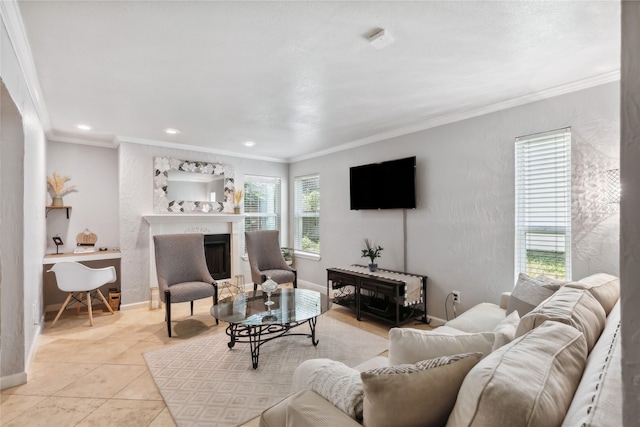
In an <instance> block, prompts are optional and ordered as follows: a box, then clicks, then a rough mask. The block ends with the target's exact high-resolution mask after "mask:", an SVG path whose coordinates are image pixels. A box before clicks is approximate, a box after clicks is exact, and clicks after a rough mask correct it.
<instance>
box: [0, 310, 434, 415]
mask: <svg viewBox="0 0 640 427" xmlns="http://www.w3.org/2000/svg"><path fill="white" fill-rule="evenodd" d="M210 306H211V302H210V300H209V299H203V300H200V301H196V303H195V306H194V315H193V317H191V316H190V315H189V304H188V303H183V304H174V305H172V318H173V320H174V322H173V323H172V325H173V337H172V338H169V337H168V336H167V330H166V323H165V322H164V309H163V310H153V311H150V310H148V309H147V308H136V309H128V310H122V311H118V312H116V313H115V314H114V315H111V314H110V313H109V312H107V311H106V310H105V311H104V312H102V311H101V310H100V307H101V306H95V308H94V310H95V311H94V322H93V327H91V326H89V320H88V317H87V315H86V311H84V312H82V313H81V314H80V315H79V316H76V311H75V309H70V310H66V313H65V314H64V315H63V316H62V317H61V318H60V320H58V323H57V324H56V326H55V327H53V328H52V327H51V322H52V320H53V317H54V315H55V313H47V316H46V321H45V324H44V327H43V331H42V335H41V336H40V338H39V341H38V348H37V351H36V355H35V357H34V360H33V362H32V364H31V366H30V369H29V373H28V378H29V380H28V382H27V383H26V384H24V385H21V386H17V387H13V388H10V389H6V390H2V391H0V425H2V426H6V427H14V426H16V427H37V426H57V427H71V426H122V425H128V426H136V427H140V426H150V427H161V426H175V423H174V422H173V418H172V417H171V414H170V413H169V410H168V409H167V407H166V405H165V404H164V401H163V400H162V397H161V396H160V393H159V392H158V390H157V388H156V386H155V383H154V382H153V379H152V378H151V375H150V373H149V370H148V369H147V366H146V364H145V362H144V358H143V357H142V353H144V352H146V351H150V350H154V349H157V348H160V347H162V346H165V345H173V344H177V343H180V342H182V341H184V340H186V339H189V338H192V337H196V336H204V335H207V334H211V333H216V332H220V330H224V328H226V324H225V323H223V322H220V324H219V325H217V326H216V324H215V320H214V319H213V318H212V317H211V315H210V314H209V309H210ZM327 315H329V316H331V317H333V318H335V319H337V320H341V321H343V322H345V323H348V324H350V325H352V326H356V327H359V328H361V329H364V330H367V331H370V332H372V333H375V334H378V335H380V336H383V337H386V336H387V334H388V331H389V328H390V327H389V325H386V324H382V323H379V322H376V321H375V320H373V319H370V318H366V317H363V320H362V321H361V322H358V321H357V320H355V318H354V315H353V312H352V311H350V310H348V309H345V308H344V307H340V306H337V305H334V306H333V307H332V309H331V310H330V311H329V312H328V313H327ZM407 326H409V327H413V326H414V325H413V324H412V323H409V324H407ZM415 327H419V328H426V329H429V327H428V326H426V325H418V326H415ZM245 426H246V427H254V426H258V420H257V419H255V420H251V421H250V422H248V423H247V424H245Z"/></svg>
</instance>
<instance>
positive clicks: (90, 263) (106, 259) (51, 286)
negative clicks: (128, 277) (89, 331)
mask: <svg viewBox="0 0 640 427" xmlns="http://www.w3.org/2000/svg"><path fill="white" fill-rule="evenodd" d="M121 257H122V255H121V253H120V251H119V250H110V251H96V252H84V253H78V254H74V253H65V254H47V255H45V256H44V258H43V259H42V264H43V268H42V283H43V288H44V289H43V295H42V296H43V298H42V302H43V313H46V312H48V311H58V310H59V309H60V307H61V306H62V303H63V302H64V300H65V298H66V297H67V294H66V292H62V291H61V290H60V289H58V284H57V282H56V275H55V274H53V273H49V272H47V271H48V270H49V269H51V267H52V266H53V265H54V264H56V263H58V262H63V261H70V262H79V263H80V264H84V265H86V266H87V267H91V268H104V267H111V266H113V267H115V269H116V281H115V282H113V283H107V284H106V285H103V286H101V287H100V292H102V294H103V295H104V296H105V297H106V296H107V295H108V294H109V288H118V289H120V258H121ZM95 304H96V305H99V304H102V302H97V301H96V302H95Z"/></svg>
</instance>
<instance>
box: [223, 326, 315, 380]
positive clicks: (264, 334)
mask: <svg viewBox="0 0 640 427" xmlns="http://www.w3.org/2000/svg"><path fill="white" fill-rule="evenodd" d="M317 319H318V318H317V317H313V318H311V319H309V320H305V321H302V322H292V323H285V324H282V325H280V324H269V323H266V324H264V325H242V324H238V323H230V324H229V326H227V330H226V333H227V335H229V343H228V344H227V345H228V346H229V348H233V347H234V346H235V345H236V343H249V347H250V349H251V363H252V365H253V369H257V368H258V359H259V358H260V347H261V346H262V345H263V344H266V343H268V342H269V341H271V340H274V339H276V338H280V337H283V336H294V335H300V336H305V337H307V338H311V343H312V344H313V345H314V346H317V345H318V342H319V340H316V322H317ZM305 323H308V324H309V329H311V333H310V334H293V333H290V331H291V330H292V329H293V328H295V327H297V326H300V325H303V324H305Z"/></svg>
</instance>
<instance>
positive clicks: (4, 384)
mask: <svg viewBox="0 0 640 427" xmlns="http://www.w3.org/2000/svg"><path fill="white" fill-rule="evenodd" d="M26 383H27V373H26V372H19V373H17V374H13V375H7V376H5V377H0V390H4V389H7V388H11V387H15V386H19V385H22V384H26Z"/></svg>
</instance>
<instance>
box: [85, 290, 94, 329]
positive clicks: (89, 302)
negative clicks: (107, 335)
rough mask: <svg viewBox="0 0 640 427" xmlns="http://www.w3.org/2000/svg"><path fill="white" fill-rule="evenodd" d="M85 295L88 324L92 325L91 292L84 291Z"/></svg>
mask: <svg viewBox="0 0 640 427" xmlns="http://www.w3.org/2000/svg"><path fill="white" fill-rule="evenodd" d="M85 294H86V295H87V309H88V310H89V326H93V314H92V312H91V292H85Z"/></svg>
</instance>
